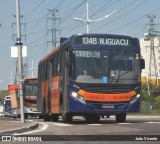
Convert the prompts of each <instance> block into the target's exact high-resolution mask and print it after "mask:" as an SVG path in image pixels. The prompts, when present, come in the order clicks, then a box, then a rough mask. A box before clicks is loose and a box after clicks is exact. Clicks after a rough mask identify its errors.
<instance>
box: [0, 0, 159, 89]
mask: <svg viewBox="0 0 160 144" xmlns="http://www.w3.org/2000/svg"><path fill="white" fill-rule="evenodd" d="M19 1H20V15H21V35H22V40H21V42H22V43H23V45H25V46H27V57H26V58H23V62H24V63H26V64H27V65H28V71H27V72H26V73H27V76H28V77H31V76H32V74H33V75H34V77H36V76H37V70H36V69H35V70H34V71H32V70H31V67H32V61H33V67H34V68H37V67H38V62H39V61H40V60H41V59H42V58H43V57H44V56H45V55H46V54H47V53H49V52H50V51H51V50H52V49H53V48H52V45H51V43H50V42H49V41H51V40H52V37H51V35H52V32H51V29H52V25H54V24H53V23H52V19H51V18H52V12H51V10H52V11H53V10H54V11H55V9H56V10H57V11H56V12H55V17H56V18H57V20H56V23H55V25H56V29H57V33H56V37H57V40H59V38H60V37H70V36H71V35H73V34H77V33H78V34H82V33H86V31H87V30H86V23H82V22H79V21H75V20H74V18H81V19H86V4H87V1H86V0H19ZM88 4H89V19H92V20H96V19H99V18H103V17H104V16H105V15H107V14H110V13H112V12H113V11H114V10H117V11H116V12H115V13H114V14H112V15H111V16H110V17H108V18H107V19H104V20H103V21H99V22H94V23H91V24H90V25H89V33H107V34H120V35H128V36H132V37H138V38H141V37H143V34H144V33H145V32H146V31H147V28H146V24H147V23H149V18H148V17H147V15H151V16H153V15H155V16H156V18H155V19H154V22H155V23H160V0H88ZM15 15H16V0H0V24H1V26H0V67H1V68H0V90H5V89H7V88H8V85H9V84H11V83H14V81H15V73H16V58H13V57H11V46H14V45H15V43H16V25H15V24H16V18H15ZM47 41H48V42H47ZM11 75H12V76H11Z"/></svg>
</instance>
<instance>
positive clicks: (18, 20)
mask: <svg viewBox="0 0 160 144" xmlns="http://www.w3.org/2000/svg"><path fill="white" fill-rule="evenodd" d="M16 26H17V43H16V45H17V48H18V72H19V97H20V109H21V123H24V103H23V77H22V43H21V31H20V4H19V0H16Z"/></svg>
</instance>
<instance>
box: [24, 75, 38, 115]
mask: <svg viewBox="0 0 160 144" xmlns="http://www.w3.org/2000/svg"><path fill="white" fill-rule="evenodd" d="M23 97H24V111H25V117H26V118H27V117H28V116H39V117H40V116H41V113H40V112H39V111H38V109H37V78H25V79H24V80H23Z"/></svg>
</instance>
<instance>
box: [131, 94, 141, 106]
mask: <svg viewBox="0 0 160 144" xmlns="http://www.w3.org/2000/svg"><path fill="white" fill-rule="evenodd" d="M140 96H141V95H140V94H137V95H135V96H133V97H132V98H131V99H130V103H131V104H132V103H134V102H135V101H136V100H137V99H138V98H139V97H140Z"/></svg>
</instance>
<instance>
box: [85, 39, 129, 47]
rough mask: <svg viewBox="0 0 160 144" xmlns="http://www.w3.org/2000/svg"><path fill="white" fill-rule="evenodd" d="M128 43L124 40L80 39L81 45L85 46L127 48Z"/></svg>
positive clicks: (127, 40)
mask: <svg viewBox="0 0 160 144" xmlns="http://www.w3.org/2000/svg"><path fill="white" fill-rule="evenodd" d="M129 42H130V41H129V39H125V38H101V37H82V44H85V45H108V46H129Z"/></svg>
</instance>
